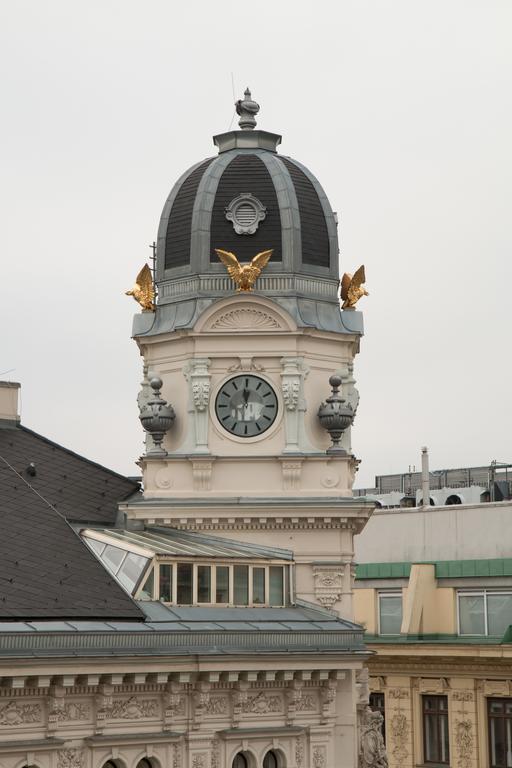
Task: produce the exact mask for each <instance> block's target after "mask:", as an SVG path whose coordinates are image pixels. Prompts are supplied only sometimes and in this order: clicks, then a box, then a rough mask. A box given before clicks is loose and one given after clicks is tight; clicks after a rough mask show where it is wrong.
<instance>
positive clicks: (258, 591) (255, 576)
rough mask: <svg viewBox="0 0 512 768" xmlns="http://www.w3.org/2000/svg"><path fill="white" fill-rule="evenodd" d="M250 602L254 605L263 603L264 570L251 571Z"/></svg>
mask: <svg viewBox="0 0 512 768" xmlns="http://www.w3.org/2000/svg"><path fill="white" fill-rule="evenodd" d="M252 602H253V603H254V605H263V603H264V602H265V569H264V568H253V569H252Z"/></svg>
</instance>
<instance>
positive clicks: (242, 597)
mask: <svg viewBox="0 0 512 768" xmlns="http://www.w3.org/2000/svg"><path fill="white" fill-rule="evenodd" d="M233 571H234V582H235V590H234V602H235V605H247V604H248V602H249V566H248V565H235V566H234V568H233Z"/></svg>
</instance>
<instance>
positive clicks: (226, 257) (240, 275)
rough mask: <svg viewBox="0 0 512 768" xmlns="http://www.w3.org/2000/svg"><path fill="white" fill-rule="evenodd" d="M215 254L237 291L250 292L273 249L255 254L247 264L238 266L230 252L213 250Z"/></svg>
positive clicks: (236, 260) (238, 263)
mask: <svg viewBox="0 0 512 768" xmlns="http://www.w3.org/2000/svg"><path fill="white" fill-rule="evenodd" d="M215 253H216V254H217V256H218V257H219V259H220V260H221V261H222V263H223V264H224V266H225V267H226V269H227V272H228V275H229V276H230V278H231V279H232V280H233V282H234V283H235V284H236V286H237V289H238V291H252V289H253V287H254V283H255V282H256V280H257V279H258V277H259V275H260V274H261V270H262V269H264V268H265V267H266V266H267V264H268V260H269V259H270V257H271V256H272V253H273V248H271V249H270V250H268V251H261V253H258V254H256V256H255V257H254V258H253V259H252V260H251V261H250V263H249V264H240V262H239V261H238V259H237V257H236V256H235V254H234V253H231V252H230V251H223V250H221V249H220V248H215Z"/></svg>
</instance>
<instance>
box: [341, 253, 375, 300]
mask: <svg viewBox="0 0 512 768" xmlns="http://www.w3.org/2000/svg"><path fill="white" fill-rule="evenodd" d="M365 282H366V276H365V274H364V264H361V266H360V267H359V269H358V270H357V272H356V273H355V274H354V275H353V276H352V275H351V274H349V273H348V272H345V274H344V275H343V277H342V278H341V280H340V287H341V291H340V296H341V298H342V299H343V304H342V305H341V308H342V309H353V308H354V307H355V305H356V304H357V302H358V301H359V299H360V298H361V296H369V295H370V294H369V293H368V291H365V289H364V288H363V287H362V285H363V283H365Z"/></svg>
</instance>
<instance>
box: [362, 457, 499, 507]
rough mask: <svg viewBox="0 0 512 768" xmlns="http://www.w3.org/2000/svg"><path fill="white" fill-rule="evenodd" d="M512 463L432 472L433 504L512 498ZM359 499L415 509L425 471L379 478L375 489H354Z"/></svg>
mask: <svg viewBox="0 0 512 768" xmlns="http://www.w3.org/2000/svg"><path fill="white" fill-rule="evenodd" d="M511 469H512V464H506V463H504V462H499V461H491V462H490V464H489V466H487V467H463V468H459V469H436V470H433V471H432V472H430V473H429V486H430V503H431V504H432V505H433V506H443V505H445V504H450V505H451V504H478V503H479V502H487V501H506V500H507V499H510V498H511V497H512V473H511V471H510V470H511ZM354 495H355V496H366V497H368V498H371V499H374V500H375V501H376V502H377V506H378V507H399V506H405V507H414V506H416V504H417V503H420V502H421V500H422V490H421V472H416V470H415V469H412V470H410V471H409V472H403V473H402V474H394V475H376V477H375V487H373V488H358V489H356V488H355V489H354Z"/></svg>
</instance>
